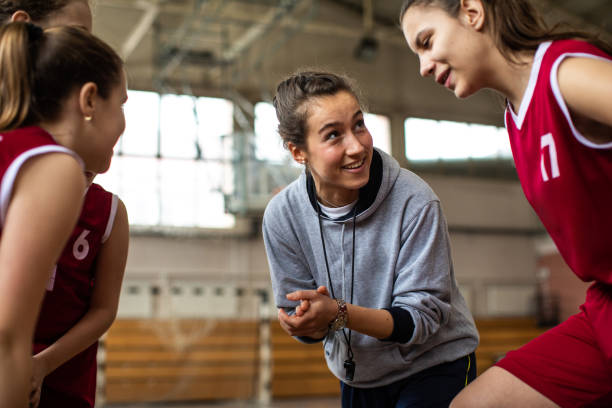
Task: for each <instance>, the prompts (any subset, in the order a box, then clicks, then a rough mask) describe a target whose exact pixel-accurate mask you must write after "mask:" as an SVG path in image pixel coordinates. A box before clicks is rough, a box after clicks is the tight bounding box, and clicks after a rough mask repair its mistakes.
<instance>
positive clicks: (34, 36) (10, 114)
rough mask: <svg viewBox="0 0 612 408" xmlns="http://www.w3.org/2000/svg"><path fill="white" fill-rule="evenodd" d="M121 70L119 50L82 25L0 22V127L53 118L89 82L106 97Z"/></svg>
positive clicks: (121, 63) (14, 126)
mask: <svg viewBox="0 0 612 408" xmlns="http://www.w3.org/2000/svg"><path fill="white" fill-rule="evenodd" d="M122 72H123V62H122V61H121V58H120V57H119V56H118V55H117V53H115V51H113V49H112V48H111V47H110V46H108V45H107V44H106V43H105V42H103V41H102V40H100V39H98V38H97V37H95V36H94V35H92V34H90V33H89V32H87V31H86V30H84V29H81V28H78V27H55V28H50V29H47V30H45V31H43V30H42V29H41V28H39V27H37V26H34V25H32V24H29V23H23V22H15V23H9V24H7V25H5V26H3V27H1V28H0V130H9V129H14V128H16V127H19V126H27V125H33V124H36V123H39V122H40V121H43V120H45V121H53V120H55V119H57V117H58V116H59V114H60V111H61V108H62V104H63V102H64V101H65V99H66V98H67V97H68V96H69V95H70V94H71V92H73V91H74V90H75V89H78V88H79V87H81V86H82V85H84V84H85V83H87V82H93V83H95V84H96V86H97V87H98V94H99V95H100V97H102V98H107V97H108V96H109V95H110V92H111V89H112V88H113V87H114V86H116V85H118V84H119V83H120V81H121V80H122V79H121V78H122Z"/></svg>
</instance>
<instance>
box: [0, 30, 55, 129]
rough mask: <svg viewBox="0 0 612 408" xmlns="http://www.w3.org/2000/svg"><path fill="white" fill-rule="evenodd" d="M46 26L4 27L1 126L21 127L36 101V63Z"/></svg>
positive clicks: (1, 39)
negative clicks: (34, 85) (43, 27)
mask: <svg viewBox="0 0 612 408" xmlns="http://www.w3.org/2000/svg"><path fill="white" fill-rule="evenodd" d="M43 38H44V33H43V30H42V29H41V28H40V27H38V26H35V25H33V24H28V23H13V24H9V25H6V26H3V27H2V28H0V130H10V129H14V128H16V127H19V126H20V125H21V124H22V123H23V122H24V121H25V120H26V118H27V116H28V114H29V112H30V107H31V104H32V96H31V95H32V85H33V80H34V79H33V78H34V64H35V62H36V59H37V54H38V50H39V49H40V45H41V42H42V41H43Z"/></svg>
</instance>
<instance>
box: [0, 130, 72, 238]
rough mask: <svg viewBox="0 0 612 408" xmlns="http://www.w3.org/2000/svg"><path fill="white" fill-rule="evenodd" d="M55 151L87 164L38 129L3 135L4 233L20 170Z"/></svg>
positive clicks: (0, 202)
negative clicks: (41, 156) (26, 164)
mask: <svg viewBox="0 0 612 408" xmlns="http://www.w3.org/2000/svg"><path fill="white" fill-rule="evenodd" d="M52 152H63V153H68V154H70V155H72V156H74V157H75V158H76V159H77V160H78V161H79V162H80V163H81V165H82V164H83V163H82V162H81V159H80V158H79V157H78V156H77V155H76V153H74V152H73V151H71V150H68V149H66V148H65V147H63V146H60V145H58V144H57V143H56V142H55V140H53V137H52V136H51V135H50V134H49V133H47V132H46V131H45V130H43V129H41V128H39V127H37V126H30V127H24V128H20V129H16V130H11V131H8V132H2V133H0V234H1V233H2V227H3V226H4V222H5V219H6V212H7V210H8V206H9V203H10V200H11V196H12V193H13V186H14V184H15V179H16V178H17V174H19V170H21V167H22V166H23V164H24V163H25V162H26V161H27V160H28V159H31V158H33V157H36V156H39V155H41V154H46V153H52Z"/></svg>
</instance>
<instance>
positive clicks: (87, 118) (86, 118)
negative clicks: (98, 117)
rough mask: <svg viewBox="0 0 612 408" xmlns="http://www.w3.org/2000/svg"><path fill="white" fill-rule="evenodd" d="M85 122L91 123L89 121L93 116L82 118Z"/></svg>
mask: <svg viewBox="0 0 612 408" xmlns="http://www.w3.org/2000/svg"><path fill="white" fill-rule="evenodd" d="M84 119H85V120H86V121H87V122H91V120H92V119H93V116H85V118H84Z"/></svg>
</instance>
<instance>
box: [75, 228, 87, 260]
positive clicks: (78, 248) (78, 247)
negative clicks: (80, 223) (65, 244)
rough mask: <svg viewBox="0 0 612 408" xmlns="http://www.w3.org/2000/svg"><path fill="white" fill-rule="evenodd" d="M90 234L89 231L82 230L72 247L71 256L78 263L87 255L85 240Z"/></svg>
mask: <svg viewBox="0 0 612 408" xmlns="http://www.w3.org/2000/svg"><path fill="white" fill-rule="evenodd" d="M90 232H91V231H89V230H83V232H81V235H79V237H78V238H77V239H76V241H74V245H73V246H72V255H74V257H75V258H76V259H78V260H79V261H82V260H83V259H85V258H86V257H87V254H88V253H89V242H87V240H86V239H85V238H86V237H87V235H89V233H90Z"/></svg>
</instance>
